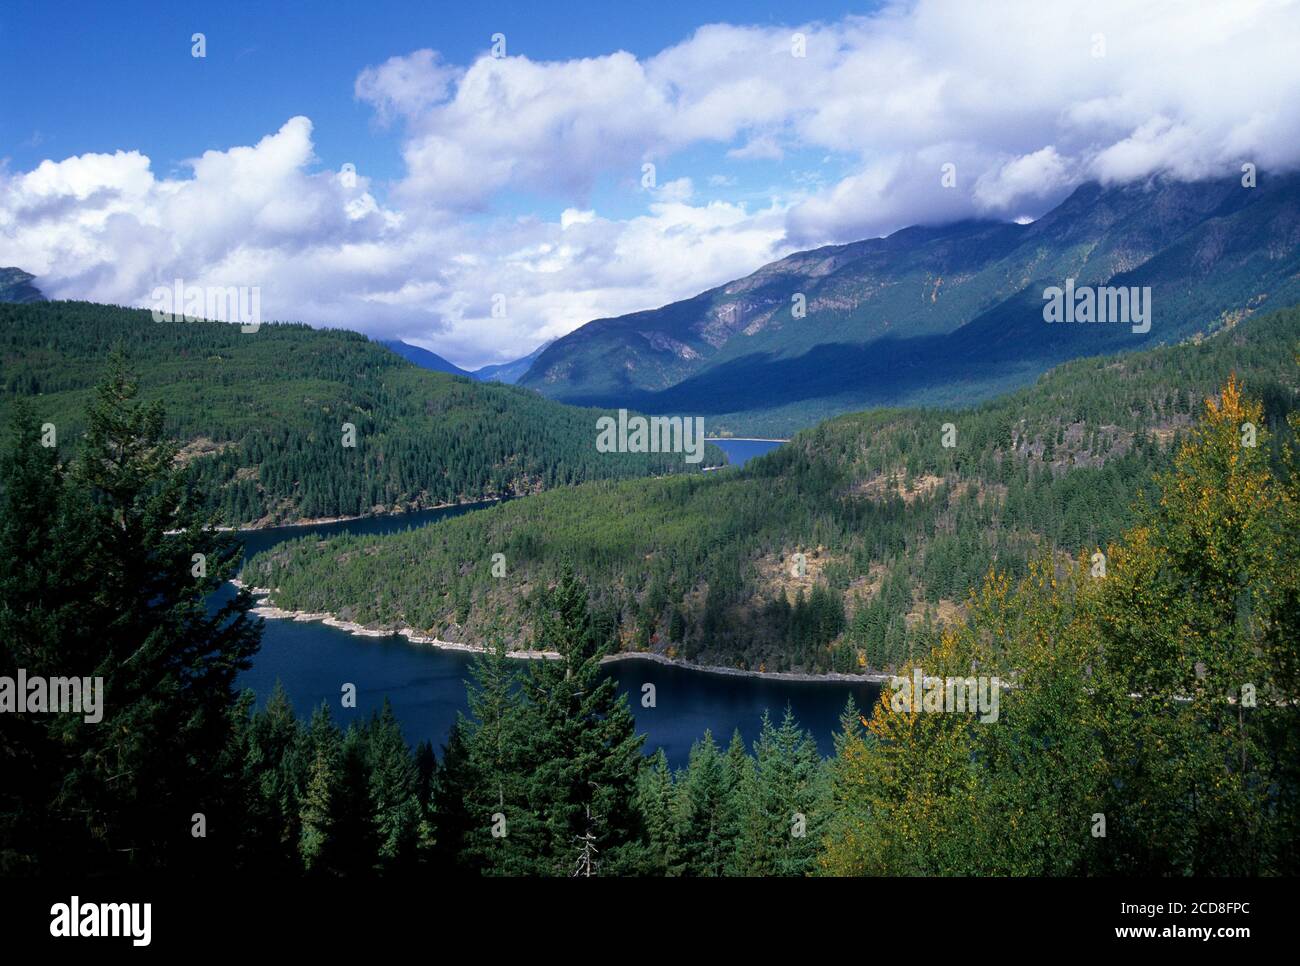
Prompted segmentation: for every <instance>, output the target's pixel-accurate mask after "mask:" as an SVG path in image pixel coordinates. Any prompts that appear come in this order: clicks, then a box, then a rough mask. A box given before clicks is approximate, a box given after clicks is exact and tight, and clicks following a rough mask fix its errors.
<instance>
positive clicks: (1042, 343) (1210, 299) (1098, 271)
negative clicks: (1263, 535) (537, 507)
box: [520, 174, 1300, 435]
mask: <svg viewBox="0 0 1300 966" xmlns="http://www.w3.org/2000/svg"><path fill="white" fill-rule="evenodd" d="M1298 226H1300V174H1279V175H1269V176H1267V177H1264V176H1261V177H1260V179H1259V182H1258V187H1252V188H1248V187H1246V186H1244V185H1242V184H1241V182H1240V179H1239V178H1237V177H1235V176H1234V177H1225V178H1220V179H1215V180H1205V181H1198V182H1187V181H1178V180H1175V179H1172V178H1167V177H1157V178H1150V179H1147V180H1145V181H1142V182H1135V183H1130V184H1119V185H1103V184H1098V183H1085V184H1082V185H1079V186H1078V187H1077V188H1075V190H1074V191H1072V192H1071V193H1070V194H1069V195H1068V196H1067V197H1066V198H1065V199H1064V200H1062V201H1061V202H1060V204H1058V205H1057V206H1056V207H1054V208H1053V209H1052V210H1050V211H1048V212H1046V213H1045V214H1043V215H1042V216H1041V217H1039V218H1038V219H1036V220H1034V221H1032V222H1027V223H1023V224H1021V223H1017V222H1013V221H988V220H964V221H959V222H954V223H951V224H946V225H937V226H931V225H917V226H911V227H908V228H903V229H900V230H899V231H896V232H894V233H893V234H891V235H888V236H886V237H883V238H868V239H863V240H861V241H856V242H850V243H848V244H843V245H830V246H825V247H822V248H817V249H812V250H809V251H803V252H794V253H792V254H790V255H787V256H785V257H784V258H781V259H779V260H777V261H774V262H771V263H769V264H767V265H763V266H760V267H759V268H758V269H756V270H755V271H754V272H751V273H750V274H749V275H746V276H745V277H743V278H739V279H735V280H733V281H731V282H726V283H724V284H722V285H718V286H716V287H714V288H711V289H709V290H707V291H705V292H701V293H700V294H698V295H695V296H692V297H690V298H686V299H683V300H681V301H679V302H673V303H671V304H668V305H664V306H662V307H660V308H657V309H651V310H647V311H640V312H634V313H631V314H628V315H623V316H618V317H616V318H604V319H596V320H594V321H592V322H589V323H587V324H586V325H584V326H582V327H580V328H578V329H576V330H574V331H573V332H570V333H569V334H568V335H566V336H564V337H563V338H562V339H559V340H557V341H556V342H555V343H554V344H552V345H551V346H550V348H548V349H547V350H546V351H545V352H543V353H542V354H541V355H540V356H539V357H538V359H537V360H536V362H535V363H534V364H533V365H532V367H531V368H530V369H529V370H528V372H527V373H526V374H525V375H524V376H523V378H522V379H521V380H520V384H521V385H524V386H527V387H530V388H533V389H536V390H538V391H539V392H542V393H543V394H545V395H547V396H550V397H551V398H554V399H558V400H561V401H563V402H569V403H574V404H578V405H589V406H608V407H626V408H628V409H637V410H640V411H642V412H650V413H669V412H672V413H695V414H700V415H706V416H708V417H709V418H710V420H711V423H710V425H711V428H712V429H713V430H714V431H724V430H730V431H733V432H735V433H737V434H757V435H785V434H787V433H789V432H791V431H793V430H796V429H798V428H801V427H803V426H808V425H811V424H812V423H815V422H817V421H819V420H821V419H824V418H826V417H828V416H832V415H835V414H837V413H843V412H852V411H854V410H860V409H864V408H868V407H871V406H888V405H929V404H936V405H940V404H943V405H947V404H969V403H972V402H977V401H979V400H981V399H984V398H988V397H990V396H992V395H994V394H997V393H1000V392H1004V391H1006V390H1007V389H1010V388H1012V387H1014V386H1018V385H1025V384H1027V383H1029V382H1031V381H1032V380H1033V379H1034V378H1035V377H1036V376H1038V375H1039V374H1041V373H1042V372H1044V371H1046V370H1047V369H1049V368H1051V367H1052V366H1054V365H1057V364H1059V363H1060V362H1063V361H1065V360H1066V359H1070V358H1075V357H1077V356H1082V355H1101V354H1108V353H1115V352H1125V351H1129V350H1132V349H1139V348H1145V347H1149V346H1151V345H1154V344H1157V343H1161V342H1164V343H1175V342H1178V341H1181V340H1183V339H1186V338H1189V337H1191V336H1193V335H1195V334H1197V333H1201V332H1205V331H1208V330H1210V329H1212V328H1214V327H1215V326H1216V325H1219V324H1221V322H1220V320H1222V319H1224V318H1231V317H1237V316H1238V315H1242V314H1245V315H1249V314H1251V313H1252V312H1254V311H1256V310H1257V309H1258V308H1259V307H1260V306H1261V305H1263V304H1265V302H1267V305H1268V306H1269V307H1281V306H1285V305H1289V304H1293V303H1296V302H1300V227H1298ZM1066 279H1074V280H1075V284H1076V285H1077V286H1083V287H1089V286H1108V285H1122V286H1139V287H1148V286H1149V287H1150V288H1151V290H1152V298H1151V305H1152V311H1153V318H1152V325H1151V327H1150V329H1149V331H1146V330H1142V331H1140V332H1139V330H1136V329H1134V330H1130V329H1129V328H1128V327H1125V326H1119V327H1114V326H1112V327H1104V326H1077V325H1074V326H1071V325H1051V324H1048V322H1047V320H1046V319H1045V318H1044V316H1043V298H1044V293H1045V292H1046V291H1047V290H1048V289H1049V288H1050V287H1053V286H1061V285H1063V284H1064V283H1065V281H1066Z"/></svg>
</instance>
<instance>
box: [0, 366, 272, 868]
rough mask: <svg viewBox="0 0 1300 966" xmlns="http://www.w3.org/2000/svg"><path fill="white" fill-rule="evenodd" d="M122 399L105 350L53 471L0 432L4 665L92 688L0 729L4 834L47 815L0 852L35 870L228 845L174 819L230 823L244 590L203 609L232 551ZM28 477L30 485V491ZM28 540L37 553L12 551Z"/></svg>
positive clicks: (243, 658) (32, 437)
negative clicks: (86, 710)
mask: <svg viewBox="0 0 1300 966" xmlns="http://www.w3.org/2000/svg"><path fill="white" fill-rule="evenodd" d="M136 396H137V389H136V385H135V383H134V382H133V380H132V378H131V376H130V375H129V374H128V372H127V369H126V364H125V360H124V358H123V356H122V354H121V353H120V352H115V353H114V354H113V356H112V357H111V358H110V360H109V371H108V374H107V377H106V379H105V381H104V383H103V384H101V385H100V386H99V387H98V388H97V390H96V392H95V395H94V399H93V400H92V402H91V404H90V406H89V408H88V411H87V417H86V420H87V432H86V435H85V438H84V440H83V441H82V442H81V445H80V447H79V449H78V452H77V454H76V456H75V458H74V459H73V461H72V463H71V465H70V468H69V469H68V470H67V471H66V472H63V471H60V470H59V469H57V468H56V466H55V464H54V462H53V460H52V453H51V451H47V450H45V448H44V447H40V446H39V442H38V440H39V433H38V431H37V427H36V426H35V421H34V420H33V419H30V416H29V417H22V416H20V417H19V418H20V419H22V418H27V419H28V422H27V423H26V424H25V425H20V426H18V427H17V431H16V434H15V436H14V437H13V439H12V442H11V446H10V451H9V455H8V457H7V458H6V460H5V469H4V471H3V472H4V477H3V479H2V480H0V490H2V491H3V492H4V493H5V494H6V496H5V497H4V499H5V500H6V505H5V507H4V508H3V509H4V514H3V517H4V523H3V524H2V525H0V540H3V541H4V542H5V544H6V546H5V547H4V549H5V550H6V551H7V552H6V553H5V554H4V555H3V558H2V559H0V588H3V589H4V594H3V597H4V603H3V604H0V637H2V638H4V639H5V641H6V645H5V652H4V654H5V661H4V663H5V665H6V667H5V669H4V670H5V673H11V672H12V669H14V668H16V667H23V668H25V670H27V672H28V673H29V674H40V675H42V676H46V677H53V676H72V677H82V678H85V677H90V678H102V679H103V719H102V720H101V721H99V722H94V723H90V722H85V721H84V720H83V718H82V717H81V716H77V715H56V716H51V717H49V718H45V719H43V720H41V721H39V722H32V721H26V722H23V723H21V725H19V726H18V733H16V734H13V735H12V737H11V736H10V730H9V728H10V726H9V725H8V724H5V725H0V727H2V728H4V731H3V732H0V733H2V734H4V735H5V737H3V739H0V743H3V745H5V746H6V748H7V749H9V750H6V751H5V752H4V753H3V754H4V756H5V757H6V758H15V759H17V760H18V761H19V762H20V765H19V767H20V769H25V770H26V771H27V774H26V776H25V779H24V784H23V786H22V788H23V791H22V793H21V794H22V802H21V804H19V805H18V807H17V811H20V812H21V813H22V816H21V817H20V820H19V821H18V823H17V824H18V825H19V826H22V825H23V824H24V823H25V822H27V821H28V820H29V819H30V820H31V821H32V822H34V823H35V824H36V825H45V823H46V819H43V818H41V817H39V813H41V812H42V811H49V812H51V813H52V814H54V815H58V816H60V817H62V818H63V820H61V821H58V822H57V823H53V824H49V825H46V826H45V828H44V830H43V833H42V834H39V835H37V836H36V837H33V838H27V837H26V836H24V838H25V842H24V843H23V844H21V845H19V844H18V843H16V842H3V843H0V848H2V849H3V852H4V854H5V855H7V856H8V855H13V856H17V855H20V854H21V855H25V856H26V858H24V859H18V858H14V859H13V860H12V861H14V862H16V863H19V864H24V865H28V866H29V867H31V866H33V865H37V866H39V867H41V868H44V869H45V870H47V871H53V870H54V869H57V868H58V867H60V866H62V865H65V864H69V863H71V864H75V867H76V868H78V869H79V870H82V871H84V870H85V869H86V868H87V867H88V866H89V867H91V868H102V869H106V870H107V869H112V868H120V867H121V866H123V865H126V866H133V867H139V868H146V867H155V868H157V867H167V866H169V865H172V864H175V863H180V862H183V863H184V864H185V866H186V867H188V868H191V869H192V868H193V866H194V864H195V863H203V862H206V861H208V860H209V859H211V858H212V857H214V856H215V855H217V854H218V853H219V852H222V851H224V850H225V849H226V848H227V847H228V846H227V845H225V844H222V845H216V843H213V844H214V846H215V847H214V848H211V849H206V850H205V849H203V848H201V847H196V844H195V843H196V840H195V839H193V837H192V836H191V834H190V822H189V818H190V816H191V814H192V813H194V812H202V813H204V815H205V817H206V820H207V823H208V826H209V827H210V828H217V827H223V826H224V827H226V828H232V829H233V827H234V826H235V825H236V822H235V821H234V818H235V816H236V815H238V813H239V811H240V805H239V803H238V802H236V801H234V800H233V797H232V794H231V790H232V789H234V788H237V787H238V775H237V774H236V773H235V772H234V771H233V769H235V768H237V760H236V757H235V756H232V755H230V754H228V751H229V749H230V747H231V744H232V742H233V741H234V739H235V734H236V731H237V729H236V724H235V719H234V716H233V714H232V711H233V709H234V708H235V705H236V700H237V695H236V694H235V691H234V688H233V684H234V680H235V676H236V675H237V674H238V673H239V671H241V670H243V669H244V668H246V667H248V666H249V660H250V658H251V656H252V654H253V653H254V652H255V651H256V650H257V647H258V645H259V639H260V626H259V624H258V623H257V622H256V621H254V620H252V619H250V618H249V615H248V611H249V609H250V607H251V605H252V601H251V598H250V597H249V596H248V595H247V594H246V593H239V594H236V595H234V596H233V597H232V598H230V599H229V600H228V601H227V602H226V603H224V604H223V605H222V606H220V607H219V608H216V609H215V610H214V611H212V612H209V610H208V597H209V595H210V594H211V593H212V591H214V590H216V589H217V587H219V586H220V584H221V583H222V582H223V581H224V580H225V579H227V578H228V577H229V576H231V575H232V574H233V572H234V570H235V568H236V566H237V565H238V561H239V559H240V556H241V553H240V548H239V545H238V543H237V542H236V541H235V540H234V538H233V537H231V536H230V535H229V534H221V533H218V532H216V531H215V530H214V529H213V528H212V527H211V525H210V524H211V520H209V519H207V518H206V517H204V516H203V515H202V514H201V512H200V509H199V508H200V506H201V505H202V503H203V500H202V497H201V495H200V494H198V493H197V492H196V491H195V490H194V489H193V487H192V485H191V482H190V479H189V477H188V476H187V475H186V473H185V472H184V471H183V470H181V469H179V468H177V467H176V466H175V465H174V461H173V457H174V455H175V452H176V450H175V446H174V445H173V444H171V443H170V442H168V441H167V440H166V439H165V437H164V434H163V412H162V409H161V407H160V406H159V405H157V404H153V405H143V404H141V403H139V402H138V401H137V399H136ZM33 445H35V446H37V447H39V450H31V449H30V447H32V446H33ZM42 475H43V476H44V486H45V492H44V493H43V494H40V493H35V492H34V491H33V487H35V486H38V485H39V483H40V478H41V476H42ZM18 501H23V502H24V503H27V501H30V503H27V505H26V506H22V505H19V502H18ZM38 514H39V515H41V516H43V517H44V519H37V518H36V515H38ZM24 532H25V535H24ZM32 541H36V542H39V543H41V544H42V546H41V547H31V546H25V544H30V543H31V542H32ZM28 551H35V552H34V553H31V554H30V555H29V556H25V557H11V556H10V555H9V554H10V553H27V552H28ZM20 569H21V570H23V571H25V572H26V573H25V574H21V575H20V574H19V570H20ZM11 592H12V593H11ZM34 595H35V596H34ZM36 598H40V599H41V600H43V601H44V603H35V602H34V601H35V600H36ZM10 640H12V642H13V643H9V641H10ZM20 660H21V661H22V662H23V663H22V664H19V663H18V662H19V661H20ZM6 717H8V716H6ZM33 760H37V761H39V762H40V764H39V766H36V767H35V768H34V769H33V768H32V766H31V765H30V762H31V761H33ZM24 761H26V762H27V763H28V764H26V765H23V764H21V763H22V762H24ZM19 774H22V772H21V771H20V772H19ZM6 784H8V782H7V781H6ZM56 800H57V803H58V804H57V805H55V801H56ZM7 807H11V806H7ZM67 816H75V818H73V819H72V820H70V821H69V820H67V818H66V817H67ZM10 861H11V860H10V859H8V858H7V859H6V860H5V862H6V864H8V863H9V862H10Z"/></svg>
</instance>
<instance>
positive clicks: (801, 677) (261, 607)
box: [230, 578, 889, 684]
mask: <svg viewBox="0 0 1300 966" xmlns="http://www.w3.org/2000/svg"><path fill="white" fill-rule="evenodd" d="M230 582H231V583H232V584H234V585H235V586H236V587H243V586H244V584H243V583H241V582H240V581H239V580H238V579H237V578H236V579H232V580H231V581H230ZM248 592H249V593H250V594H252V595H253V596H254V597H261V598H264V599H263V600H262V601H261V603H259V604H257V606H255V607H254V608H253V613H254V614H256V615H257V616H258V617H265V618H268V619H269V620H293V621H320V622H321V623H323V624H324V625H325V626H327V627H334V628H337V629H339V630H341V631H346V632H347V633H349V634H355V635H357V636H358V637H390V636H391V635H393V634H399V635H401V636H402V637H405V638H406V639H407V640H408V641H410V642H411V643H412V644H429V645H431V646H433V647H439V648H442V649H443V650H447V651H466V652H469V653H472V654H483V653H485V652H486V651H487V648H486V647H484V646H483V645H482V644H460V643H457V642H455V641H443V640H439V639H438V638H436V637H429V636H427V635H424V634H418V633H416V631H415V630H414V629H412V628H410V627H402V628H398V629H397V630H377V629H375V628H372V627H365V626H364V625H362V624H358V623H356V622H355V621H345V620H340V619H339V618H338V617H336V616H335V615H334V614H331V613H329V612H328V611H302V610H284V609H283V608H280V607H277V606H275V603H274V602H273V601H272V600H271V598H270V596H269V595H270V593H271V591H270V589H269V588H267V587H249V588H248ZM506 656H507V657H512V658H517V659H519V660H526V661H528V660H538V659H546V660H558V659H559V657H560V655H559V653H558V652H556V651H535V650H515V651H508V652H507V653H506ZM615 661H653V662H655V663H656V664H663V665H666V666H668V667H679V668H683V669H684V670H687V671H699V672H702V673H704V674H725V675H729V676H731V677H744V678H762V679H763V680H767V681H811V682H814V683H823V684H825V683H835V682H846V683H850V684H863V683H868V684H880V683H882V682H884V681H886V680H888V679H889V675H887V674H876V673H872V674H835V673H832V674H803V673H800V672H797V671H748V670H743V669H741V668H733V667H719V666H717V665H709V664H693V663H691V662H690V661H682V660H679V659H678V658H671V657H665V656H664V655H663V654H654V653H651V652H649V651H621V652H619V653H618V654H609V655H606V656H605V657H604V658H602V659H601V663H602V664H610V663H613V662H615Z"/></svg>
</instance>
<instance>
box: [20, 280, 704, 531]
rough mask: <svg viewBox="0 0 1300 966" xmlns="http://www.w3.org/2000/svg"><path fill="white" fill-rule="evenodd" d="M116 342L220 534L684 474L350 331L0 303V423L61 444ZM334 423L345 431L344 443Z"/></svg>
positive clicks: (671, 461)
mask: <svg viewBox="0 0 1300 966" xmlns="http://www.w3.org/2000/svg"><path fill="white" fill-rule="evenodd" d="M114 345H120V346H121V347H122V349H123V350H124V351H125V353H126V355H127V359H128V362H129V364H130V365H131V366H132V368H133V369H134V371H135V372H136V373H137V376H138V380H139V384H140V389H141V395H142V398H144V399H149V400H159V401H161V402H162V403H163V404H164V405H165V407H166V412H167V420H168V425H167V429H168V431H169V432H170V433H171V434H172V435H173V436H174V437H175V438H176V439H178V440H180V441H181V442H182V443H183V444H184V447H183V449H182V452H181V458H182V459H184V460H187V461H189V462H190V465H191V467H192V469H193V472H194V473H196V474H197V475H198V477H200V478H201V479H202V480H203V482H204V484H205V486H204V487H203V491H204V492H205V493H209V494H212V496H211V500H212V509H214V510H215V511H217V512H218V513H219V516H220V519H221V520H222V521H223V522H225V523H229V524H243V523H274V522H288V521H294V520H300V519H309V518H320V517H333V516H352V515H360V514H366V513H371V512H378V511H382V510H406V509H418V508H422V507H430V506H435V505H439V504H444V503H457V502H466V501H472V500H481V499H486V498H491V497H499V496H509V495H512V494H522V493H532V492H536V491H538V490H541V489H544V488H547V487H552V486H562V485H568V484H572V483H578V482H582V481H586V480H597V479H612V478H623V477H633V476H642V475H649V474H666V473H676V472H687V471H691V472H694V471H697V470H698V469H699V468H700V466H703V465H709V464H710V463H722V462H724V458H723V456H722V453H721V452H720V451H719V450H717V449H716V448H713V447H710V449H709V451H708V452H707V453H706V455H705V459H704V462H703V463H702V464H697V465H694V466H692V465H689V464H686V463H685V462H684V460H683V457H682V455H681V454H675V455H661V454H634V453H618V454H602V453H598V452H597V451H596V445H595V444H596V433H597V430H596V420H597V418H598V417H599V416H600V415H601V414H600V413H599V412H597V411H594V410H584V409H576V408H572V407H568V406H564V405H561V404H559V403H555V402H552V401H550V400H547V399H544V398H542V397H540V396H538V395H537V394H536V393H533V392H530V391H527V390H523V389H518V388H515V387H513V386H504V385H498V384H484V383H478V382H474V381H471V380H468V379H464V378H458V377H454V376H449V375H444V374H442V373H437V372H430V371H428V370H425V369H420V368H418V367H416V366H414V365H411V364H410V363H408V362H406V361H404V360H402V359H401V358H399V357H398V356H396V355H394V354H393V353H392V352H390V351H389V350H387V349H385V348H384V347H383V346H381V345H379V344H378V343H374V342H371V341H369V340H368V339H367V338H366V337H365V336H363V335H359V334H358V333H355V332H347V331H341V330H317V329H312V328H309V327H307V326H305V325H290V324H266V325H262V326H261V328H260V329H259V330H258V331H257V332H252V333H242V332H240V330H239V326H235V325H227V324H225V323H221V322H207V321H200V322H155V321H154V320H153V318H152V316H151V314H150V312H148V311H147V310H143V309H126V308H119V307H114V306H108V305H97V304H94V303H89V302H40V303H33V304H29V305H12V304H0V418H3V416H4V415H5V412H4V411H6V410H8V409H9V408H10V407H11V405H12V403H13V401H14V400H15V399H16V398H17V397H20V396H24V397H30V398H31V400H32V405H33V408H34V410H35V411H36V414H37V416H38V417H39V418H40V421H41V422H43V423H44V422H48V423H52V424H53V425H54V426H55V429H56V433H57V441H58V443H59V445H60V446H61V447H63V446H67V445H69V444H71V443H72V442H73V441H74V440H75V439H76V437H77V436H78V435H79V434H80V433H81V431H82V430H83V428H84V427H83V423H82V421H83V414H84V412H85V410H86V404H87V403H88V401H89V400H90V396H91V394H92V387H93V386H94V384H95V383H96V381H97V380H98V379H99V378H100V377H101V375H102V373H103V369H104V361H105V358H106V356H107V355H108V353H109V351H110V349H111V348H112V347H113V346H114ZM344 424H350V425H351V426H352V427H354V429H355V437H354V439H355V446H347V445H345V441H346V438H347V434H346V428H345V425H344Z"/></svg>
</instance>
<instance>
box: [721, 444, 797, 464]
mask: <svg viewBox="0 0 1300 966" xmlns="http://www.w3.org/2000/svg"><path fill="white" fill-rule="evenodd" d="M709 442H710V443H712V444H713V445H714V446H717V447H718V448H719V449H721V450H722V451H723V452H724V453H726V454H727V459H728V460H729V461H730V462H731V465H732V466H744V465H745V464H746V463H748V462H749V461H750V460H752V459H753V458H754V457H755V456H762V455H763V454H764V453H767V452H770V451H771V450H774V449H776V448H777V447H778V446H780V445H781V443H780V442H779V441H777V440H771V439H721V438H719V439H710V440H709Z"/></svg>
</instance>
